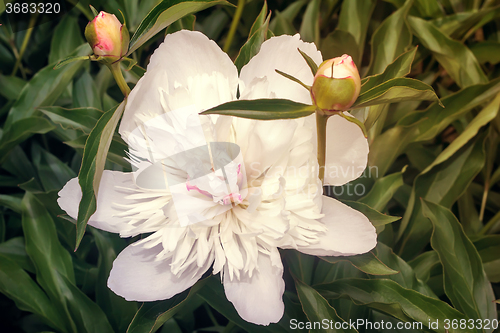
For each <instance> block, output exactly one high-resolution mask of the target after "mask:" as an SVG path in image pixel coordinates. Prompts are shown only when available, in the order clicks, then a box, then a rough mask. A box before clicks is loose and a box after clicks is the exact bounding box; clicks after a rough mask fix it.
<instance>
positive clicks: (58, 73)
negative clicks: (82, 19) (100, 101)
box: [4, 44, 90, 130]
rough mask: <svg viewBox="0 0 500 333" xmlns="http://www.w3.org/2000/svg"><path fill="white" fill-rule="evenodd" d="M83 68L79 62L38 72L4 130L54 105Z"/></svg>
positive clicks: (84, 50) (86, 48)
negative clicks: (41, 107)
mask: <svg viewBox="0 0 500 333" xmlns="http://www.w3.org/2000/svg"><path fill="white" fill-rule="evenodd" d="M89 48H90V46H89V45H88V44H85V45H82V46H80V47H79V48H78V49H77V50H76V51H75V54H76V55H83V54H86V53H89ZM81 66H82V63H81V62H77V63H73V64H71V65H68V66H66V67H64V69H60V70H53V69H52V67H53V65H48V66H46V67H44V68H43V69H41V70H40V71H38V72H37V73H36V74H35V75H34V76H33V78H32V79H31V80H30V81H29V82H28V83H27V84H26V86H25V87H24V89H23V90H22V91H21V94H20V96H19V98H18V99H17V101H16V103H14V105H13V106H12V108H11V109H10V111H9V115H8V116H7V120H6V121H5V125H4V130H5V129H8V128H9V127H10V126H11V125H12V124H13V123H14V122H15V121H18V120H20V119H24V118H28V117H30V116H32V115H33V114H34V113H35V109H36V108H37V107H39V106H47V105H51V104H53V103H54V102H55V101H56V100H57V98H58V97H59V95H61V93H62V92H63V91H64V90H65V89H66V88H67V87H68V84H69V82H70V81H71V80H72V79H73V76H74V75H75V74H76V73H77V72H78V70H79V69H80V68H81Z"/></svg>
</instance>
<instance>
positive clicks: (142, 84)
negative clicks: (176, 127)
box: [120, 30, 238, 139]
mask: <svg viewBox="0 0 500 333" xmlns="http://www.w3.org/2000/svg"><path fill="white" fill-rule="evenodd" d="M237 85H238V72H237V70H236V67H235V66H234V64H233V62H232V61H231V59H230V58H229V56H228V55H227V54H226V53H224V52H223V51H222V50H221V49H220V48H219V46H218V45H217V44H216V43H215V42H214V41H211V40H209V39H208V38H207V37H206V36H205V35H203V34H201V33H199V32H192V31H186V30H182V31H179V32H176V33H173V34H169V35H167V36H166V37H165V41H164V43H162V44H161V45H160V46H159V47H158V48H157V49H156V51H155V52H154V54H153V55H152V56H151V60H150V63H149V65H148V68H147V72H146V74H145V75H144V76H143V77H142V78H141V79H140V80H139V82H137V85H136V86H135V87H134V89H133V90H132V92H131V93H130V96H129V97H128V101H127V106H126V108H125V113H124V115H123V119H122V121H121V125H120V133H121V134H122V136H124V139H126V136H127V135H128V133H129V132H131V131H133V130H134V129H135V128H136V127H137V125H138V123H141V122H143V118H144V117H143V118H142V119H141V117H140V115H141V114H142V115H143V116H147V117H148V118H149V119H151V118H153V117H154V116H157V115H160V114H163V113H164V112H166V111H172V110H175V109H177V108H182V107H186V106H189V105H192V104H194V105H196V107H197V109H198V110H199V111H202V110H204V109H207V108H210V107H213V106H216V105H218V104H220V103H225V102H228V101H231V100H233V99H235V98H236V89H237ZM163 94H167V98H166V101H167V103H162V100H161V96H162V95H163Z"/></svg>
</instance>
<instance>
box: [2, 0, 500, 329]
mask: <svg viewBox="0 0 500 333" xmlns="http://www.w3.org/2000/svg"><path fill="white" fill-rule="evenodd" d="M90 2H91V4H92V5H93V6H94V7H96V8H97V9H98V10H105V11H107V12H111V13H115V14H118V13H119V11H121V12H122V13H123V15H124V18H125V19H126V22H127V26H128V28H129V30H130V32H131V35H132V34H133V33H134V32H136V30H139V32H140V33H139V34H138V35H137V36H136V39H134V38H132V40H133V43H132V46H131V51H133V50H135V52H133V53H131V54H130V57H132V58H133V59H134V60H135V61H137V65H136V66H134V67H133V68H132V69H131V70H129V71H127V72H125V77H126V80H127V82H128V83H129V85H130V86H131V87H133V85H134V84H135V83H136V82H137V80H138V78H140V77H141V75H142V74H143V73H144V68H145V67H146V65H147V63H148V59H149V56H150V55H151V54H152V52H153V51H154V50H155V48H156V47H157V46H158V45H159V43H161V41H162V40H163V36H164V34H165V33H172V32H174V31H177V30H180V29H191V30H192V29H195V30H200V31H202V32H203V33H205V34H206V35H207V36H208V37H209V38H211V39H214V40H215V41H217V42H218V43H219V45H221V46H222V47H224V49H225V50H226V51H227V52H228V53H229V55H230V56H231V57H232V58H233V59H234V60H235V62H236V64H237V66H238V68H241V67H242V66H243V65H244V64H245V63H246V62H248V60H249V59H250V58H251V57H252V56H253V55H255V54H256V53H257V52H258V49H259V47H260V44H261V43H262V42H263V41H264V40H265V39H267V38H269V37H271V36H272V35H273V34H274V35H281V34H295V33H297V32H300V34H301V36H302V39H303V40H305V41H310V42H315V43H316V45H318V46H319V49H320V50H321V51H322V53H323V57H324V58H325V59H326V58H331V57H334V56H340V55H342V54H343V53H348V54H350V55H352V56H353V59H354V60H355V62H356V64H357V65H358V68H359V69H360V72H361V74H362V77H366V76H370V75H377V74H381V73H383V74H382V75H379V76H377V77H372V79H371V83H370V81H368V83H367V84H366V86H364V88H363V89H365V91H367V90H368V89H369V88H370V87H373V86H370V85H371V84H374V82H375V83H377V82H379V83H380V82H385V81H388V80H401V79H398V78H401V77H403V76H407V77H410V78H417V79H419V80H421V81H423V82H425V83H427V84H429V85H431V86H432V87H433V88H434V90H435V91H436V93H437V95H438V97H439V98H440V99H441V101H440V102H441V103H442V105H443V106H444V108H443V106H441V105H440V102H439V101H407V100H405V98H404V96H405V94H406V93H408V92H407V91H400V90H396V91H395V92H396V93H395V94H394V95H395V96H396V97H394V96H393V98H392V99H391V103H390V104H383V105H372V106H367V105H369V104H362V103H361V102H360V101H359V100H358V102H359V103H357V105H358V108H357V109H355V110H353V111H351V112H352V114H353V115H355V116H356V117H357V118H358V119H359V120H361V121H363V122H364V125H365V127H366V129H367V132H368V139H369V142H370V155H369V168H368V169H367V172H366V173H365V174H364V175H363V177H361V178H360V179H358V180H356V181H354V182H353V183H351V184H347V185H344V187H337V188H334V187H331V188H328V193H329V194H330V195H332V196H335V197H337V198H340V199H343V200H346V201H345V202H346V203H348V204H349V205H351V206H353V207H354V208H356V209H358V210H360V211H362V212H363V213H365V214H366V215H367V216H369V218H370V220H371V221H372V222H373V223H374V224H375V225H376V226H377V231H378V233H379V244H378V246H377V248H376V249H375V250H373V251H372V252H371V253H368V254H365V255H361V256H355V257H349V258H326V257H325V258H315V257H311V256H307V255H303V254H300V253H298V252H295V251H283V252H282V257H283V259H284V263H285V268H286V269H285V276H284V278H285V281H286V285H287V289H286V291H285V295H284V301H285V304H286V310H285V315H284V317H283V319H282V320H281V321H280V322H279V323H278V324H273V325H270V326H268V327H262V326H255V325H252V324H249V323H246V322H244V321H243V320H242V319H240V318H239V316H238V315H237V313H236V311H235V310H234V308H233V306H232V305H231V303H229V302H228V301H227V300H226V298H225V295H224V292H223V288H222V285H221V284H220V281H219V279H218V277H212V276H207V277H206V278H205V279H204V280H202V281H200V282H199V283H197V284H196V285H195V286H194V287H193V288H191V290H189V291H186V292H184V293H182V294H180V295H177V296H176V297H174V298H172V299H170V300H166V301H160V302H152V303H144V304H143V303H135V302H126V301H125V300H123V299H122V298H121V297H118V296H116V295H115V294H113V293H112V292H111V291H110V290H109V289H108V288H107V286H106V280H107V277H108V274H109V271H110V269H111V265H112V262H113V260H114V258H115V257H116V255H117V253H119V252H120V251H121V250H122V249H123V248H124V247H125V246H126V245H127V244H128V243H130V242H133V241H135V239H132V240H130V239H121V238H119V237H118V236H117V235H115V234H110V233H106V232H102V231H100V230H96V229H94V228H92V227H87V228H86V233H85V234H84V235H83V231H84V229H82V230H80V231H81V234H82V235H83V238H81V243H80V245H79V248H78V251H76V252H74V248H75V246H76V239H77V237H76V233H77V232H76V228H75V225H74V224H72V221H68V218H67V217H66V216H65V215H64V212H62V211H61V210H60V208H59V207H58V205H57V203H56V199H57V192H58V191H59V190H60V189H61V187H62V186H63V185H64V184H65V183H66V181H68V180H69V179H70V178H72V177H75V176H76V175H77V174H78V172H79V170H80V166H81V163H82V156H83V148H84V146H85V143H86V141H87V138H88V136H89V134H90V133H91V131H92V130H93V129H94V127H95V128H101V131H103V129H104V131H103V132H99V133H98V134H99V135H101V134H102V133H105V130H106V128H108V129H109V127H106V126H108V125H107V124H109V123H110V122H114V121H117V119H114V118H113V117H111V115H112V113H109V112H108V113H104V112H105V111H107V110H111V109H114V108H116V106H117V104H118V103H119V102H121V101H122V99H123V96H122V95H121V92H120V90H119V89H118V87H117V86H116V85H115V83H114V80H113V79H112V76H111V73H110V72H109V70H108V68H106V67H105V66H101V65H99V64H97V63H91V62H89V61H76V62H71V63H69V64H67V65H66V66H64V67H62V68H60V69H57V70H54V69H53V67H54V66H55V65H56V63H57V62H58V61H59V60H60V59H63V58H66V57H68V56H75V55H79V56H82V55H87V54H90V48H89V47H88V45H86V44H85V42H84V38H83V33H82V32H83V30H84V27H85V25H86V24H87V22H88V20H89V19H91V18H92V14H91V11H90V10H89V9H88V8H89V7H88V4H89V1H88V0H83V1H79V3H78V5H77V6H76V7H75V8H74V9H73V10H72V11H71V12H70V13H69V14H67V15H65V16H64V17H63V18H62V19H61V20H58V21H52V22H49V23H46V24H42V25H38V26H34V28H33V29H31V30H23V31H20V32H17V33H14V34H13V33H11V32H10V31H9V30H8V29H7V28H6V27H5V26H2V27H0V121H1V123H2V129H1V130H0V187H1V194H0V292H1V294H0V323H1V324H0V327H1V328H2V331H3V332H40V331H55V332H113V331H114V332H125V331H128V332H134V333H137V332H154V331H156V330H159V331H160V332H192V331H217V332H241V331H250V332H261V331H262V332H284V331H290V325H289V321H290V319H292V318H295V319H297V320H298V321H308V320H310V321H316V320H321V319H324V318H329V319H330V320H333V321H334V322H337V321H342V320H346V321H349V320H350V319H351V320H356V319H359V318H364V319H368V320H371V321H381V320H384V321H390V322H394V323H396V322H398V321H403V322H410V323H411V322H414V321H419V322H422V323H423V324H424V329H423V331H425V332H434V331H436V332H444V330H443V329H439V330H434V329H432V328H430V327H426V326H425V325H426V324H428V322H429V320H430V321H435V320H440V321H441V322H442V321H443V320H444V319H450V320H451V319H457V320H469V319H474V320H475V319H487V318H490V319H492V318H497V315H498V305H496V304H495V303H494V302H493V300H494V299H498V298H500V285H499V282H500V234H499V233H500V209H499V208H500V154H499V148H498V143H499V140H500V138H499V134H500V115H499V108H500V79H499V74H500V66H499V65H498V63H499V62H500V1H491V0H485V1H481V0H462V1H460V0H413V1H412V0H407V1H405V0H388V1H376V0H344V1H341V0H311V1H307V0H297V1H292V0H269V1H268V2H267V4H265V3H264V2H263V1H261V0H248V1H245V0H240V1H231V2H232V3H234V4H235V5H238V7H235V6H228V3H225V1H211V0H199V1H180V0H164V1H162V2H160V1H158V0H143V1H138V0H106V1H90ZM156 5H158V7H155V6H156ZM176 6H177V7H176ZM242 7H244V8H243V11H241V9H242ZM153 8H155V9H154V10H153V11H152V12H151V13H150V11H151V10H152V9H153ZM237 8H239V10H238V9H237ZM180 9H182V11H181V10H180ZM4 10H5V9H4V7H3V5H2V4H0V14H1V13H3V11H4ZM148 13H150V14H149V15H148ZM179 13H183V14H184V13H191V14H188V15H186V16H184V17H182V18H181V16H180V14H179ZM240 14H241V18H238V16H239V15H240ZM4 17H5V13H4V14H2V15H0V21H2V19H3V18H4ZM145 17H146V19H147V20H149V21H147V20H146V22H149V23H154V22H161V23H162V24H163V25H162V26H166V25H169V26H168V29H167V30H166V31H165V30H160V29H159V28H161V26H154V25H153V28H154V29H149V28H150V26H149V28H147V29H145V28H144V25H142V24H141V21H142V20H143V19H144V18H145ZM157 20H158V21H157ZM17 24H20V25H23V24H25V25H26V24H30V23H29V22H18V23H17ZM231 26H233V27H234V28H233V29H232V28H231ZM21 28H22V27H21ZM141 29H142V30H141ZM416 46H418V47H416ZM391 64H392V65H391ZM388 65H390V66H389V67H387V66H388ZM410 66H411V67H410ZM386 67H387V69H386ZM377 80H380V81H377ZM392 82H396V81H392ZM99 119H100V120H99ZM98 120H99V123H98ZM96 124H97V126H96ZM111 128H113V127H111ZM108 131H109V130H108ZM94 133H95V130H94ZM108 134H109V135H108V138H109V140H110V142H111V145H110V149H109V153H108V155H107V160H106V161H104V160H103V161H102V163H103V164H104V163H105V167H106V168H108V169H114V170H128V169H129V165H128V164H127V163H126V162H125V161H124V160H123V158H122V157H123V156H124V148H125V145H124V143H123V141H122V140H121V139H120V138H119V136H118V135H117V134H116V133H115V134H114V135H113V131H112V130H111V132H110V133H108ZM103 135H104V134H103ZM90 140H97V141H95V144H97V146H99V145H100V142H101V141H100V140H101V136H98V137H97V138H96V137H92V135H91V139H90ZM103 140H104V139H103ZM87 144H89V142H88V141H87ZM95 149H98V148H95ZM84 159H85V158H84ZM97 171H98V170H97ZM89 172H90V173H92V177H93V173H94V172H95V170H94V171H92V170H90V171H89ZM91 183H92V181H91ZM398 217H401V219H399V218H398ZM73 222H74V221H73ZM492 287H493V290H492ZM493 293H495V295H496V297H495V295H494V294H493ZM477 327H478V326H477ZM345 331H346V332H347V331H348V332H353V330H345ZM365 331H366V332H368V331H369V330H360V332H365ZM381 331H382V330H381ZM411 331H412V330H405V332H411ZM419 331H421V330H419ZM491 331H492V330H491V329H490V330H488V329H482V328H481V329H479V328H477V329H476V328H474V329H470V328H464V327H460V326H458V327H457V328H450V330H449V332H491Z"/></svg>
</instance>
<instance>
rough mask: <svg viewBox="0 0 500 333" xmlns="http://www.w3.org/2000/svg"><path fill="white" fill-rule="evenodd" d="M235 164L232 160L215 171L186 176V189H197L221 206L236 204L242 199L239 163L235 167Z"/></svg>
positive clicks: (241, 177) (241, 179)
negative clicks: (196, 175)
mask: <svg viewBox="0 0 500 333" xmlns="http://www.w3.org/2000/svg"><path fill="white" fill-rule="evenodd" d="M235 165H236V163H234V162H232V163H230V164H229V165H227V166H225V167H224V168H221V169H219V170H217V171H216V172H213V173H210V174H208V175H205V176H204V177H199V178H196V179H190V177H189V176H188V179H187V181H186V189H187V190H188V191H197V192H198V193H201V194H203V195H204V196H206V197H208V198H211V199H212V200H213V201H214V202H216V203H218V204H220V205H223V206H224V205H231V204H235V205H238V204H240V203H241V202H242V201H243V198H242V196H241V194H240V187H241V186H242V182H243V175H242V174H241V164H238V165H237V166H236V167H235ZM212 171H213V168H212Z"/></svg>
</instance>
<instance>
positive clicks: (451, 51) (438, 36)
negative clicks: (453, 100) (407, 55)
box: [408, 17, 488, 87]
mask: <svg viewBox="0 0 500 333" xmlns="http://www.w3.org/2000/svg"><path fill="white" fill-rule="evenodd" d="M408 22H409V23H410V26H411V28H412V30H413V33H414V34H415V35H416V36H417V37H418V39H419V40H420V42H421V43H422V44H423V45H424V46H425V47H426V48H428V49H429V50H431V51H432V52H433V55H434V56H435V57H436V59H437V61H438V62H439V63H440V64H441V65H442V66H443V67H444V68H445V69H446V71H447V72H448V74H450V76H451V77H452V78H453V80H455V82H456V83H457V84H458V85H459V86H460V87H468V86H471V85H474V84H479V83H486V82H488V78H487V77H486V75H484V72H483V70H482V69H481V66H479V64H478V62H477V60H476V58H475V57H474V54H473V53H472V52H471V50H469V49H468V48H467V46H465V45H463V44H462V43H460V42H458V41H455V40H452V39H450V38H448V37H447V36H446V35H444V34H443V33H442V32H441V31H439V29H438V28H436V27H435V26H434V25H433V24H432V23H429V22H427V21H425V20H422V19H419V18H417V17H409V18H408Z"/></svg>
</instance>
